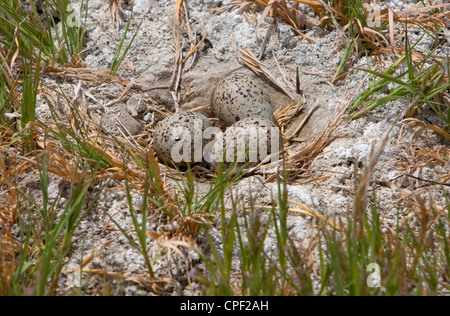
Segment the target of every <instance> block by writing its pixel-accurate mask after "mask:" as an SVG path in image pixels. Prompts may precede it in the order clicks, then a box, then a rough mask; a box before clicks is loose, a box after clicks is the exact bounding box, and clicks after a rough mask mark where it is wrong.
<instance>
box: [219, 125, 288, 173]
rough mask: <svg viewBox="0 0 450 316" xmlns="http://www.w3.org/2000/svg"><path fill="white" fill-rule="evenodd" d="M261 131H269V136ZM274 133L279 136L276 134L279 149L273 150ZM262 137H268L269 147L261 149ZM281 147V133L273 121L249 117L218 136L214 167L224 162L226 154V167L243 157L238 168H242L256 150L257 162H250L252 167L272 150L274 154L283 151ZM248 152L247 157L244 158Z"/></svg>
mask: <svg viewBox="0 0 450 316" xmlns="http://www.w3.org/2000/svg"><path fill="white" fill-rule="evenodd" d="M259 129H263V130H265V131H267V134H260V133H259ZM273 131H276V133H277V134H278V135H276V134H274V139H275V141H278V144H277V145H278V146H277V147H278V148H272V146H271V141H272V133H273ZM261 135H266V137H267V138H266V141H267V142H266V144H267V145H266V146H267V147H261V145H262V144H263V141H264V140H263V139H260V136H261ZM249 144H250V145H249ZM252 146H255V147H252ZM281 146H282V144H281V132H280V130H279V128H278V127H277V126H276V125H275V124H274V123H273V122H272V121H270V120H267V119H265V118H261V117H249V118H246V119H243V120H241V121H239V122H236V123H235V124H233V125H232V126H231V127H229V128H227V130H226V131H225V132H224V133H222V134H221V135H219V136H216V142H215V143H214V146H213V147H212V157H213V159H214V161H213V162H212V165H213V167H214V168H217V167H218V165H219V163H220V161H222V160H223V158H224V156H223V154H224V152H225V153H226V154H225V155H226V157H225V162H224V164H225V165H228V164H229V163H231V162H233V161H235V158H238V159H239V157H241V158H240V159H242V160H238V162H239V164H238V166H242V165H243V164H245V162H248V161H249V158H251V156H249V155H251V153H250V151H252V150H253V149H255V148H256V150H257V153H256V154H254V155H255V156H256V157H255V156H254V157H253V158H256V161H255V160H253V161H250V164H249V165H248V166H249V167H251V166H254V165H255V164H257V163H259V162H261V161H262V160H264V159H265V158H266V157H267V156H268V155H270V154H272V149H273V150H274V152H278V151H279V150H281V148H282V147H281ZM240 149H241V150H242V149H243V151H241V152H238V151H239V150H240ZM247 151H248V153H247V155H246V156H245V157H243V155H245V154H246V152H247ZM230 159H231V160H230Z"/></svg>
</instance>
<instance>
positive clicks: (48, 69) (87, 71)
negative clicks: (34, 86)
mask: <svg viewBox="0 0 450 316" xmlns="http://www.w3.org/2000/svg"><path fill="white" fill-rule="evenodd" d="M41 73H42V74H46V75H50V76H59V77H66V78H71V79H77V80H82V81H86V82H91V83H95V84H98V83H100V82H108V81H115V82H118V83H120V84H121V85H123V86H125V87H127V86H129V85H130V84H131V85H133V84H134V85H135V86H136V87H141V86H140V85H139V84H137V83H134V82H133V81H130V80H127V79H123V78H119V77H117V76H113V75H110V74H107V73H104V72H103V71H101V70H98V69H91V68H62V67H59V66H57V65H53V64H50V63H46V64H44V65H41Z"/></svg>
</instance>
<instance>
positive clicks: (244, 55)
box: [236, 48, 298, 102]
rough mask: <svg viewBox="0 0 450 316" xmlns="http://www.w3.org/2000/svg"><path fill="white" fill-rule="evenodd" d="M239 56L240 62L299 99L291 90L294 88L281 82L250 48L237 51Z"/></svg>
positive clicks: (291, 96) (289, 95)
mask: <svg viewBox="0 0 450 316" xmlns="http://www.w3.org/2000/svg"><path fill="white" fill-rule="evenodd" d="M236 56H237V58H238V59H239V61H240V62H242V63H243V64H244V65H245V66H247V67H248V68H250V70H252V71H253V72H254V73H256V74H257V75H264V76H265V77H266V78H267V79H269V80H270V81H271V82H273V84H275V85H276V86H277V87H279V88H280V89H281V90H282V91H283V92H284V93H285V94H286V95H287V96H288V97H289V98H290V99H291V100H293V101H295V102H296V101H297V99H298V98H297V97H295V96H294V94H293V93H292V92H290V91H289V90H294V88H292V89H289V88H288V87H286V86H285V85H283V84H282V83H281V82H279V81H278V80H277V78H276V77H275V76H274V75H273V74H272V73H271V72H270V70H269V69H268V68H267V67H266V66H265V65H264V64H263V63H262V62H261V61H260V60H259V58H258V57H256V56H255V55H254V54H253V53H252V52H251V50H250V49H249V48H246V49H240V48H239V49H238V51H237V53H236Z"/></svg>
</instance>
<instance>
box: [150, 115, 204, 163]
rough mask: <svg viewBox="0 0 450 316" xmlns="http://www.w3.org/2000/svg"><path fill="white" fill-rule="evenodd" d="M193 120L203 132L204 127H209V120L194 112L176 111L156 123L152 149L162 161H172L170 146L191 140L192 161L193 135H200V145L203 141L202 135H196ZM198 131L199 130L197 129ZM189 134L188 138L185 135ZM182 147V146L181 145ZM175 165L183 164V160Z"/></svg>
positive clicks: (191, 157)
mask: <svg viewBox="0 0 450 316" xmlns="http://www.w3.org/2000/svg"><path fill="white" fill-rule="evenodd" d="M195 122H197V124H199V125H198V126H199V127H200V126H201V132H202V133H203V132H204V131H205V129H206V128H208V127H211V122H210V121H209V120H208V119H207V118H206V117H205V116H203V115H201V114H199V113H195V112H178V113H175V114H173V115H171V116H169V117H166V118H165V119H164V120H162V121H161V122H159V123H158V125H157V126H156V130H155V133H154V143H153V146H154V149H155V151H156V153H157V155H158V157H159V158H160V159H161V160H163V161H171V160H172V161H173V157H172V148H173V146H174V145H175V144H177V143H178V145H179V146H184V145H186V142H188V141H189V140H190V141H191V154H190V161H191V162H194V158H195V157H194V145H195V144H194V136H195V137H201V138H200V139H201V141H202V146H204V145H205V142H206V141H204V140H203V138H202V135H196V134H194V132H195V133H197V131H195ZM198 132H200V131H198ZM188 134H189V135H190V139H189V138H188V137H187V135H188ZM183 148H184V147H183ZM177 165H179V166H184V165H186V163H185V162H183V161H181V162H178V163H177Z"/></svg>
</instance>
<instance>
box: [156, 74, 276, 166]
mask: <svg viewBox="0 0 450 316" xmlns="http://www.w3.org/2000/svg"><path fill="white" fill-rule="evenodd" d="M212 107H213V109H214V112H215V113H216V115H217V117H218V119H219V122H220V125H221V126H222V127H224V128H226V131H225V132H221V131H220V129H218V128H216V131H217V130H218V131H217V133H216V139H215V141H214V142H211V143H210V144H208V143H209V142H210V140H209V139H205V138H202V136H199V135H197V134H196V133H204V132H205V130H207V129H208V128H213V127H212V124H211V123H210V121H209V120H208V119H207V118H206V117H204V116H203V115H201V114H198V113H196V112H178V113H175V114H173V115H171V116H169V117H167V118H165V119H164V120H162V121H161V122H159V124H158V125H157V127H156V130H155V132H154V149H155V151H156V153H157V155H158V157H159V158H160V159H161V160H162V161H165V162H168V161H173V162H175V164H176V165H178V166H184V165H186V162H187V161H188V162H199V160H200V161H201V157H200V159H199V157H198V156H199V155H202V154H205V159H206V160H207V161H208V162H210V163H211V166H212V167H213V168H214V169H215V168H216V167H217V166H218V165H219V163H218V161H222V159H221V158H222V157H217V155H218V153H222V152H224V151H228V150H229V149H230V148H229V147H230V146H231V147H232V148H233V150H234V148H236V147H237V148H238V149H239V148H241V150H243V151H244V152H245V151H246V152H247V153H246V155H247V156H246V158H245V159H247V160H248V158H249V155H248V150H249V147H250V145H254V144H263V143H266V144H268V147H267V145H266V147H264V148H266V149H268V150H269V151H270V150H271V149H273V148H272V147H274V146H273V139H275V140H276V141H275V143H276V144H277V146H276V147H278V145H279V144H281V142H280V137H279V129H278V127H277V126H276V125H275V124H274V117H273V108H272V105H271V102H270V97H269V93H268V92H267V91H266V90H265V89H264V87H263V86H262V84H261V83H260V82H259V81H258V80H257V79H256V78H254V77H252V76H248V75H244V74H240V73H236V74H232V75H230V76H228V77H226V78H225V79H224V80H222V81H221V82H220V83H219V84H218V85H217V87H216V89H215V91H214V93H213V100H212ZM258 129H265V130H266V131H267V132H266V133H262V134H261V133H259V134H258V133H256V134H254V133H253V134H252V135H250V134H248V133H250V131H252V132H253V131H254V130H258ZM274 131H275V133H274ZM247 134H248V135H247ZM273 134H277V135H275V136H273ZM199 137H201V140H200V141H199V140H198V138H199ZM218 140H220V142H218ZM224 140H225V141H224ZM271 140H272V143H271ZM271 144H272V146H271ZM236 145H237V146H236ZM198 146H202V147H203V148H206V150H205V151H202V150H197V149H198V148H196V147H198ZM205 146H206V147H205ZM208 146H209V147H208ZM220 146H224V147H222V148H223V149H224V151H223V150H222V148H220ZM181 147H183V148H184V149H185V148H188V149H189V150H187V152H183V153H182V154H181V160H180V155H179V149H180V148H181ZM185 151H186V150H185ZM208 151H209V152H208ZM174 153H175V154H176V155H178V156H177V157H176V158H177V159H174ZM227 155H228V152H227ZM241 156H242V153H241ZM227 157H229V155H228V156H227ZM235 157H237V158H239V152H237V155H236V156H235ZM211 158H212V159H213V160H214V161H211V160H210V159H211ZM240 159H242V157H240ZM245 159H244V160H245ZM263 159H264V156H258V158H257V162H260V161H262V160H263ZM238 161H241V160H238ZM227 162H229V161H228V160H227Z"/></svg>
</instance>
